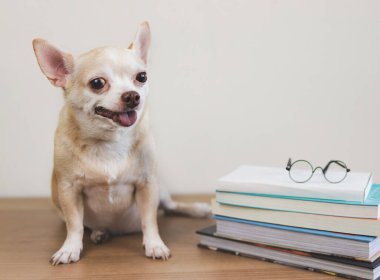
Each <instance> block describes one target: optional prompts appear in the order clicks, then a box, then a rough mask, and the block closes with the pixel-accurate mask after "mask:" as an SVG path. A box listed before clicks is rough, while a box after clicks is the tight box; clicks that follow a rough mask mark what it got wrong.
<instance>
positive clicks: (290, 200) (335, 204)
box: [216, 184, 380, 219]
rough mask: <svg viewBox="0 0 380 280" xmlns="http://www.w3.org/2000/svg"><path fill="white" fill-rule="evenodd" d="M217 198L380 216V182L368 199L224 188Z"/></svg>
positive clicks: (279, 208)
mask: <svg viewBox="0 0 380 280" xmlns="http://www.w3.org/2000/svg"><path fill="white" fill-rule="evenodd" d="M216 201H217V202H219V203H223V204H228V205H234V206H244V207H252V208H258V209H267V210H276V211H288V212H298V213H309V214H319V215H329V216H340V217H352V218H365V219H379V212H380V210H379V205H380V184H373V185H372V187H371V188H370V192H369V194H368V196H367V198H366V199H365V201H364V202H358V201H349V200H337V199H321V198H312V197H296V196H286V195H274V194H265V193H244V192H232V191H220V190H217V191H216Z"/></svg>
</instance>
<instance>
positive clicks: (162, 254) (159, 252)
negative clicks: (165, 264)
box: [145, 240, 170, 261]
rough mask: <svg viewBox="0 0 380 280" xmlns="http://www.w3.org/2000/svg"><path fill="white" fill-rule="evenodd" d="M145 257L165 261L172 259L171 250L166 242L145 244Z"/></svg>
mask: <svg viewBox="0 0 380 280" xmlns="http://www.w3.org/2000/svg"><path fill="white" fill-rule="evenodd" d="M145 255H146V256H147V257H149V258H152V259H154V260H155V259H163V260H164V261H166V260H168V259H169V257H170V250H169V248H168V247H166V245H165V244H164V242H162V241H161V240H160V241H154V242H146V243H145Z"/></svg>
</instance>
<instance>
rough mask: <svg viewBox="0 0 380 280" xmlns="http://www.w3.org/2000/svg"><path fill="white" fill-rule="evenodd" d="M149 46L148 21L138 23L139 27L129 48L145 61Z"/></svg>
mask: <svg viewBox="0 0 380 280" xmlns="http://www.w3.org/2000/svg"><path fill="white" fill-rule="evenodd" d="M149 46H150V28H149V23H148V22H146V21H145V22H143V23H141V24H140V26H139V29H138V30H137V34H136V37H135V40H134V42H133V43H132V44H131V46H129V48H131V49H133V50H134V51H136V53H137V54H138V55H139V56H140V58H141V59H142V60H143V61H144V62H145V63H147V60H148V50H149Z"/></svg>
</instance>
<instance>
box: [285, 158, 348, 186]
mask: <svg viewBox="0 0 380 280" xmlns="http://www.w3.org/2000/svg"><path fill="white" fill-rule="evenodd" d="M300 161H304V162H306V163H308V164H309V165H310V167H311V170H312V172H311V175H310V177H309V178H307V179H306V180H305V181H296V180H295V179H294V178H292V176H291V175H290V170H291V169H292V166H293V165H294V164H295V163H296V162H300ZM332 163H336V164H338V165H339V166H341V167H343V168H344V169H346V174H345V175H344V177H343V178H342V179H341V180H339V181H337V182H332V181H330V180H329V179H327V177H326V172H327V170H328V169H329V167H330V165H331V164H332ZM341 163H343V164H341ZM285 169H286V170H287V171H288V172H289V177H290V179H292V180H293V182H295V183H306V182H307V181H309V180H310V179H311V178H312V177H313V175H314V172H315V171H316V170H317V169H321V170H322V173H323V177H325V179H326V181H327V182H329V183H331V184H338V183H340V182H342V181H343V180H344V179H346V177H347V174H348V172H350V171H351V169H349V168H348V167H347V165H346V163H344V162H343V161H341V160H330V161H329V162H328V163H327V164H326V166H325V167H324V168H322V167H321V166H317V167H315V168H314V167H313V165H312V164H311V163H310V162H308V161H307V160H304V159H299V160H296V161H295V162H293V163H292V159H291V158H289V160H288V164H287V165H286V168H285Z"/></svg>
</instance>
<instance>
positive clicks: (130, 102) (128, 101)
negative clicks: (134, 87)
mask: <svg viewBox="0 0 380 280" xmlns="http://www.w3.org/2000/svg"><path fill="white" fill-rule="evenodd" d="M121 100H123V102H124V103H125V105H126V106H127V107H128V108H135V107H137V106H138V105H139V104H140V95H139V94H138V93H137V92H136V91H127V92H124V93H123V94H122V95H121Z"/></svg>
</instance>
